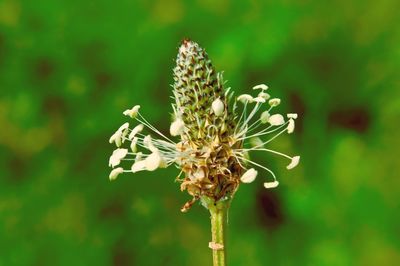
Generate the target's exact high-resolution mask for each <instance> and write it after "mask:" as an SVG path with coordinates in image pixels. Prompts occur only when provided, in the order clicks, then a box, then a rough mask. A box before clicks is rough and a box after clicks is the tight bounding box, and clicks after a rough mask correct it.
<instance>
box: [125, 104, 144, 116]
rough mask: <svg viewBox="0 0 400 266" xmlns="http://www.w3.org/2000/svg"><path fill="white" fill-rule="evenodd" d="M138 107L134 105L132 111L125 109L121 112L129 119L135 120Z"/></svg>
mask: <svg viewBox="0 0 400 266" xmlns="http://www.w3.org/2000/svg"><path fill="white" fill-rule="evenodd" d="M139 109H140V105H135V106H134V107H132V109H127V110H125V111H124V112H123V114H124V115H127V116H130V117H131V118H135V117H136V116H137V114H138V112H139Z"/></svg>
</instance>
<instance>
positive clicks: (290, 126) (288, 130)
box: [287, 119, 294, 134]
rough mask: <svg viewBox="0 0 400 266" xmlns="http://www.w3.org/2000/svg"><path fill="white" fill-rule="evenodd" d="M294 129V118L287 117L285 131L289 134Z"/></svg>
mask: <svg viewBox="0 0 400 266" xmlns="http://www.w3.org/2000/svg"><path fill="white" fill-rule="evenodd" d="M293 131H294V120H293V119H289V124H288V126H287V132H288V133H289V134H291V133H293Z"/></svg>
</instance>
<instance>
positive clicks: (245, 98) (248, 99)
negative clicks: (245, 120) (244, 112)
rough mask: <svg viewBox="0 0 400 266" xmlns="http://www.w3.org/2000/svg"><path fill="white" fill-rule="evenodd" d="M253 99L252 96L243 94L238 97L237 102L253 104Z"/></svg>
mask: <svg viewBox="0 0 400 266" xmlns="http://www.w3.org/2000/svg"><path fill="white" fill-rule="evenodd" d="M253 99H254V98H253V96H251V95H250V94H242V95H239V96H238V97H237V100H238V101H240V102H242V103H247V102H248V103H252V102H253Z"/></svg>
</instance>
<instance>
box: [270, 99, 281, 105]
mask: <svg viewBox="0 0 400 266" xmlns="http://www.w3.org/2000/svg"><path fill="white" fill-rule="evenodd" d="M268 103H269V105H271V106H278V105H279V104H280V103H281V99H278V98H273V99H271V100H269V102H268Z"/></svg>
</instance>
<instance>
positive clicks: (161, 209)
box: [0, 0, 400, 265]
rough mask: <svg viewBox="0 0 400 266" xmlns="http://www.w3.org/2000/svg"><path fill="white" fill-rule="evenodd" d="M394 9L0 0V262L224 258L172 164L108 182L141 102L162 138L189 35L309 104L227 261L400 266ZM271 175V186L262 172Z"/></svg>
mask: <svg viewBox="0 0 400 266" xmlns="http://www.w3.org/2000/svg"><path fill="white" fill-rule="evenodd" d="M399 9H400V2H399V1H397V0H380V1H372V0H366V1H365V0H364V1H341V0H340V1H311V0H310V1H307V0H306V1H292V0H285V1H271V2H267V1H260V0H251V1H233V0H231V1H229V0H222V1H215V0H203V1H183V0H171V1H164V0H158V1H145V0H142V1H129V0H123V1H103V0H97V1H50V0H43V1H29V0H0V265H211V252H210V250H209V249H208V248H207V244H208V241H209V240H210V233H209V231H210V229H209V215H208V214H207V212H206V210H205V209H204V208H203V207H201V206H199V205H195V206H194V207H193V208H192V210H191V211H190V212H189V213H187V214H182V213H180V211H179V209H180V207H181V206H182V204H183V203H184V202H185V201H186V200H188V199H189V197H188V196H187V195H186V194H185V193H181V192H180V191H179V186H178V184H177V183H174V179H175V177H176V175H177V173H178V170H177V169H174V168H173V167H171V168H170V169H165V170H164V169H163V170H159V171H157V172H151V173H150V172H145V173H140V174H136V175H128V174H126V175H122V176H120V177H119V178H118V180H117V181H115V182H110V181H109V180H108V174H109V170H110V169H109V168H108V166H107V164H108V156H109V155H110V154H111V152H112V150H113V148H114V147H113V146H111V145H109V144H108V139H109V137H110V135H111V134H112V133H113V132H114V130H115V129H116V128H118V127H119V126H120V125H121V124H122V123H123V122H125V118H124V117H123V116H122V114H121V112H122V111H123V110H125V109H126V108H128V107H131V106H133V105H135V104H140V105H141V106H142V109H141V110H142V113H143V114H144V115H145V116H146V117H147V118H148V120H150V121H152V122H153V123H154V124H155V125H157V126H158V127H159V128H161V129H162V130H163V131H165V132H168V128H169V120H170V115H169V113H170V112H171V108H170V99H169V96H171V95H172V94H171V87H170V86H169V84H171V83H172V82H173V80H172V68H173V66H174V59H175V57H176V53H177V47H178V45H179V43H180V41H181V40H182V38H184V37H190V38H191V39H193V40H195V41H197V42H199V43H200V44H201V45H202V46H203V47H205V48H206V50H207V52H208V54H209V56H210V58H211V59H212V60H213V62H214V65H215V66H216V68H217V70H219V71H222V70H224V71H225V72H224V73H225V79H227V80H228V86H231V87H232V88H233V89H234V90H235V91H236V92H237V93H238V94H239V93H244V92H248V91H249V90H250V89H251V87H252V86H253V85H256V84H260V83H266V84H268V85H269V86H270V93H271V94H273V95H274V96H276V97H280V98H281V99H282V104H281V106H280V107H279V108H280V109H279V110H280V111H282V112H297V113H299V114H300V118H299V119H298V122H297V127H296V133H295V134H294V135H290V136H282V137H280V138H279V140H278V141H275V142H274V143H272V144H271V146H273V147H274V148H276V149H279V150H282V151H285V152H287V153H289V154H300V155H301V156H302V161H301V164H300V165H299V166H298V167H297V168H295V169H293V170H291V171H287V170H286V168H285V166H286V164H287V161H285V160H283V159H281V158H277V157H274V156H272V155H268V154H267V155H265V154H264V155H262V154H261V155H258V157H256V159H257V160H258V161H261V162H263V163H265V164H268V165H269V166H270V167H271V168H272V169H274V170H275V173H276V174H277V176H278V178H279V180H280V182H281V185H280V186H279V187H278V188H277V189H274V190H268V191H267V190H265V189H263V187H262V183H263V181H264V179H265V178H268V177H267V175H266V174H262V175H261V176H259V177H258V179H257V180H256V182H255V183H253V184H251V185H246V186H245V185H243V186H241V187H240V190H239V192H238V193H237V196H236V198H235V199H234V202H233V206H232V208H231V212H230V216H229V229H228V233H229V236H228V237H229V238H228V248H229V249H228V252H229V262H230V265H399V264H400V239H399V236H400V226H399V224H400V204H399V193H400V178H399V166H398V164H399V163H400V160H399V154H400V153H399V147H400V139H399V137H398V134H399V133H398V130H399V129H400V126H399V124H398V123H399V121H400V80H399V67H400V49H399V43H400V35H399V29H400V28H399V25H400V19H399V18H400V17H399V15H398V10H399ZM263 175H264V176H263Z"/></svg>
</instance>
